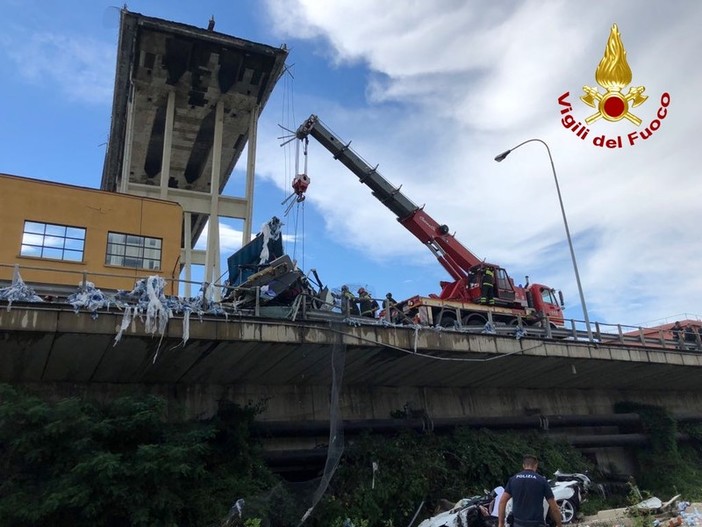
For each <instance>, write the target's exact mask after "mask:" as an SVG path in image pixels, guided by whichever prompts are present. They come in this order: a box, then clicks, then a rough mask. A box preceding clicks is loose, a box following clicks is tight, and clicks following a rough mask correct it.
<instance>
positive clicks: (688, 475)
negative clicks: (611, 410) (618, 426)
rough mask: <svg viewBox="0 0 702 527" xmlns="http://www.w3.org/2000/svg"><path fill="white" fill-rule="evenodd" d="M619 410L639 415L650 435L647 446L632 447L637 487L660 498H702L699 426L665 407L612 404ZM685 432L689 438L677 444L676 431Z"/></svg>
mask: <svg viewBox="0 0 702 527" xmlns="http://www.w3.org/2000/svg"><path fill="white" fill-rule="evenodd" d="M615 410H616V411H617V412H620V413H626V412H635V413H638V414H639V415H640V416H641V421H642V425H643V430H644V432H645V433H646V434H648V436H649V437H650V442H649V444H647V445H644V446H641V447H638V448H635V449H633V450H634V452H635V455H636V461H637V463H638V470H637V472H638V477H637V481H638V487H639V488H641V489H645V490H646V491H648V492H650V493H651V494H652V495H654V496H658V497H659V498H661V499H662V500H663V501H665V500H667V499H669V498H671V497H672V496H674V495H676V494H682V495H683V496H684V498H685V499H686V500H698V499H702V427H701V426H700V425H684V426H682V427H680V429H679V428H678V423H677V421H676V420H675V419H674V418H673V417H672V416H671V415H670V414H668V413H667V412H666V411H665V410H664V409H662V408H660V407H657V406H651V405H645V404H639V403H633V402H622V403H619V404H617V405H616V406H615ZM679 432H682V433H686V434H688V435H689V436H690V437H691V439H692V440H691V441H689V442H686V443H678V440H677V437H676V436H677V434H678V433H679Z"/></svg>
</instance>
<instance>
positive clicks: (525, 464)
mask: <svg viewBox="0 0 702 527" xmlns="http://www.w3.org/2000/svg"><path fill="white" fill-rule="evenodd" d="M538 466H539V460H538V459H537V458H536V456H535V455H532V454H526V455H525V456H524V458H523V459H522V469H523V470H522V471H521V472H518V473H517V474H515V475H514V476H512V477H511V478H510V479H509V481H508V482H507V486H506V487H505V491H504V492H503V493H502V497H501V498H500V507H499V510H498V520H497V525H498V527H505V509H506V507H507V502H508V501H509V500H510V498H511V499H512V516H513V517H514V521H513V523H512V527H542V526H543V525H544V506H543V503H544V499H545V500H546V501H547V502H548V511H549V513H550V515H551V518H552V519H553V521H554V522H555V524H556V527H563V525H562V521H561V511H560V509H559V508H558V505H557V504H556V500H555V498H554V497H553V491H552V490H551V487H550V486H549V484H548V480H547V479H546V478H545V477H543V476H542V475H540V474H537V473H536V469H537V468H538Z"/></svg>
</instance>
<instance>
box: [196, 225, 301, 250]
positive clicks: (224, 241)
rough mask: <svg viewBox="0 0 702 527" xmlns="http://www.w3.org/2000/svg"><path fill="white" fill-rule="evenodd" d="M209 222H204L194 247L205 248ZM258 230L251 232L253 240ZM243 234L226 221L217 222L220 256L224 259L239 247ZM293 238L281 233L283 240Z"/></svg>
mask: <svg viewBox="0 0 702 527" xmlns="http://www.w3.org/2000/svg"><path fill="white" fill-rule="evenodd" d="M209 226H210V222H209V221H208V222H207V223H205V228H204V229H203V230H202V233H201V234H200V238H198V240H197V244H195V249H198V250H205V249H206V248H207V233H208V232H209ZM259 232H260V230H257V231H255V232H252V233H251V239H252V240H253V239H254V238H255V237H256V235H257V234H258V233H259ZM243 236H244V231H242V230H240V229H236V228H234V227H232V226H230V225H227V224H226V223H222V222H220V223H219V250H220V253H221V254H222V257H223V258H224V259H226V258H227V257H228V256H229V255H230V254H231V253H233V252H235V251H238V250H239V249H241V240H242V238H243ZM294 240H295V237H294V236H291V235H287V234H283V241H284V242H292V241H294Z"/></svg>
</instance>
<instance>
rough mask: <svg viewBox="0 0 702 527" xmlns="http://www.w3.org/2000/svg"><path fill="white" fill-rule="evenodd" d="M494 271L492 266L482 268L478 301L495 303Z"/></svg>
mask: <svg viewBox="0 0 702 527" xmlns="http://www.w3.org/2000/svg"><path fill="white" fill-rule="evenodd" d="M494 289H495V271H494V270H493V268H492V267H484V268H483V280H482V282H481V288H480V303H481V304H490V305H495V291H494Z"/></svg>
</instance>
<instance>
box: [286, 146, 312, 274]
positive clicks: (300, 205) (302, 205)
mask: <svg viewBox="0 0 702 527" xmlns="http://www.w3.org/2000/svg"><path fill="white" fill-rule="evenodd" d="M300 142H302V143H303V148H302V155H303V160H304V163H303V171H302V174H304V175H305V176H306V175H307V159H308V158H307V146H308V144H309V139H308V138H304V139H302V140H300V141H298V142H297V145H296V147H295V173H296V174H300ZM294 203H297V207H296V208H295V227H294V229H293V254H292V258H293V260H295V257H296V255H297V234H298V227H299V226H300V224H302V243H301V245H302V266H298V267H301V268H302V269H304V268H305V201H304V199H303V200H298V201H297V202H293V204H294ZM288 210H289V208H288ZM300 211H302V217H301V218H300ZM286 212H287V211H286Z"/></svg>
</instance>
